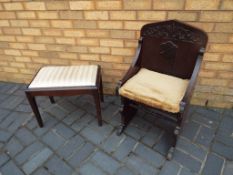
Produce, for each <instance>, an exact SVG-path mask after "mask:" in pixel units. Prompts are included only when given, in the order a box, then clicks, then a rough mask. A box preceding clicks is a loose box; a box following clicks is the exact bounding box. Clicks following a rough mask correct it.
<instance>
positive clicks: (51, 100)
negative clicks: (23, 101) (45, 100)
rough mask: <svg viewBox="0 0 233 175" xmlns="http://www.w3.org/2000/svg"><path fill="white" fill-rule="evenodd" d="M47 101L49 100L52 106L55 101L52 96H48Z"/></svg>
mask: <svg viewBox="0 0 233 175" xmlns="http://www.w3.org/2000/svg"><path fill="white" fill-rule="evenodd" d="M49 99H50V102H51V103H52V104H54V103H55V100H54V98H53V96H49Z"/></svg>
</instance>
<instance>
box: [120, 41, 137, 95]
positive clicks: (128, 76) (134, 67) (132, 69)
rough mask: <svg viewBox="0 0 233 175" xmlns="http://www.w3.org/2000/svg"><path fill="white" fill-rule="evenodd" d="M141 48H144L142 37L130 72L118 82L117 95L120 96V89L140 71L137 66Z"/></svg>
mask: <svg viewBox="0 0 233 175" xmlns="http://www.w3.org/2000/svg"><path fill="white" fill-rule="evenodd" d="M141 46H142V37H140V39H139V40H138V47H137V50H136V53H135V56H134V59H133V62H132V64H131V66H130V68H129V70H128V71H127V72H126V74H125V75H124V76H123V78H122V79H121V80H120V81H118V83H117V86H116V95H118V90H119V89H120V87H121V86H122V85H123V84H124V83H125V82H126V81H127V80H128V79H130V78H131V77H133V76H134V75H135V74H136V73H137V72H138V71H139V69H140V68H139V67H138V66H137V63H138V58H139V54H140V52H141Z"/></svg>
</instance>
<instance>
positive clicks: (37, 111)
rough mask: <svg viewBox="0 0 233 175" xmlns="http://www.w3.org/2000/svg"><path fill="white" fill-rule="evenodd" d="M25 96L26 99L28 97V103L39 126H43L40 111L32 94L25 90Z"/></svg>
mask: <svg viewBox="0 0 233 175" xmlns="http://www.w3.org/2000/svg"><path fill="white" fill-rule="evenodd" d="M26 96H27V99H28V101H29V103H30V105H31V108H32V110H33V112H34V114H35V116H36V120H37V122H38V124H39V126H40V127H41V128H42V127H43V121H42V119H41V116H40V112H39V109H38V106H37V104H36V100H35V97H34V96H32V95H31V94H30V92H26Z"/></svg>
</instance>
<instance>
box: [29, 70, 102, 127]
mask: <svg viewBox="0 0 233 175" xmlns="http://www.w3.org/2000/svg"><path fill="white" fill-rule="evenodd" d="M25 93H26V96H27V98H28V101H29V103H30V105H31V107H32V110H33V112H34V114H35V116H36V119H37V121H38V124H39V126H40V127H42V126H43V121H42V119H41V116H40V113H39V110H38V106H37V103H36V100H35V96H49V97H50V101H51V102H52V103H55V101H54V99H53V96H56V95H57V96H70V95H81V94H89V95H92V96H93V97H94V100H95V105H96V112H97V119H98V124H99V126H101V125H102V117H101V108H100V101H103V86H102V78H101V68H100V66H98V65H80V66H46V67H43V68H41V69H40V70H39V72H38V73H37V74H36V76H35V77H34V79H33V80H32V82H31V83H30V85H29V86H28V88H27V90H26V91H25Z"/></svg>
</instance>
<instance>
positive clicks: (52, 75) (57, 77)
mask: <svg viewBox="0 0 233 175" xmlns="http://www.w3.org/2000/svg"><path fill="white" fill-rule="evenodd" d="M97 70H98V66H97V65H81V66H46V67H43V68H41V69H40V71H39V72H38V73H37V75H36V76H35V78H34V79H33V81H32V82H31V84H30V85H29V88H54V87H75V86H95V85H96V77H97Z"/></svg>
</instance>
